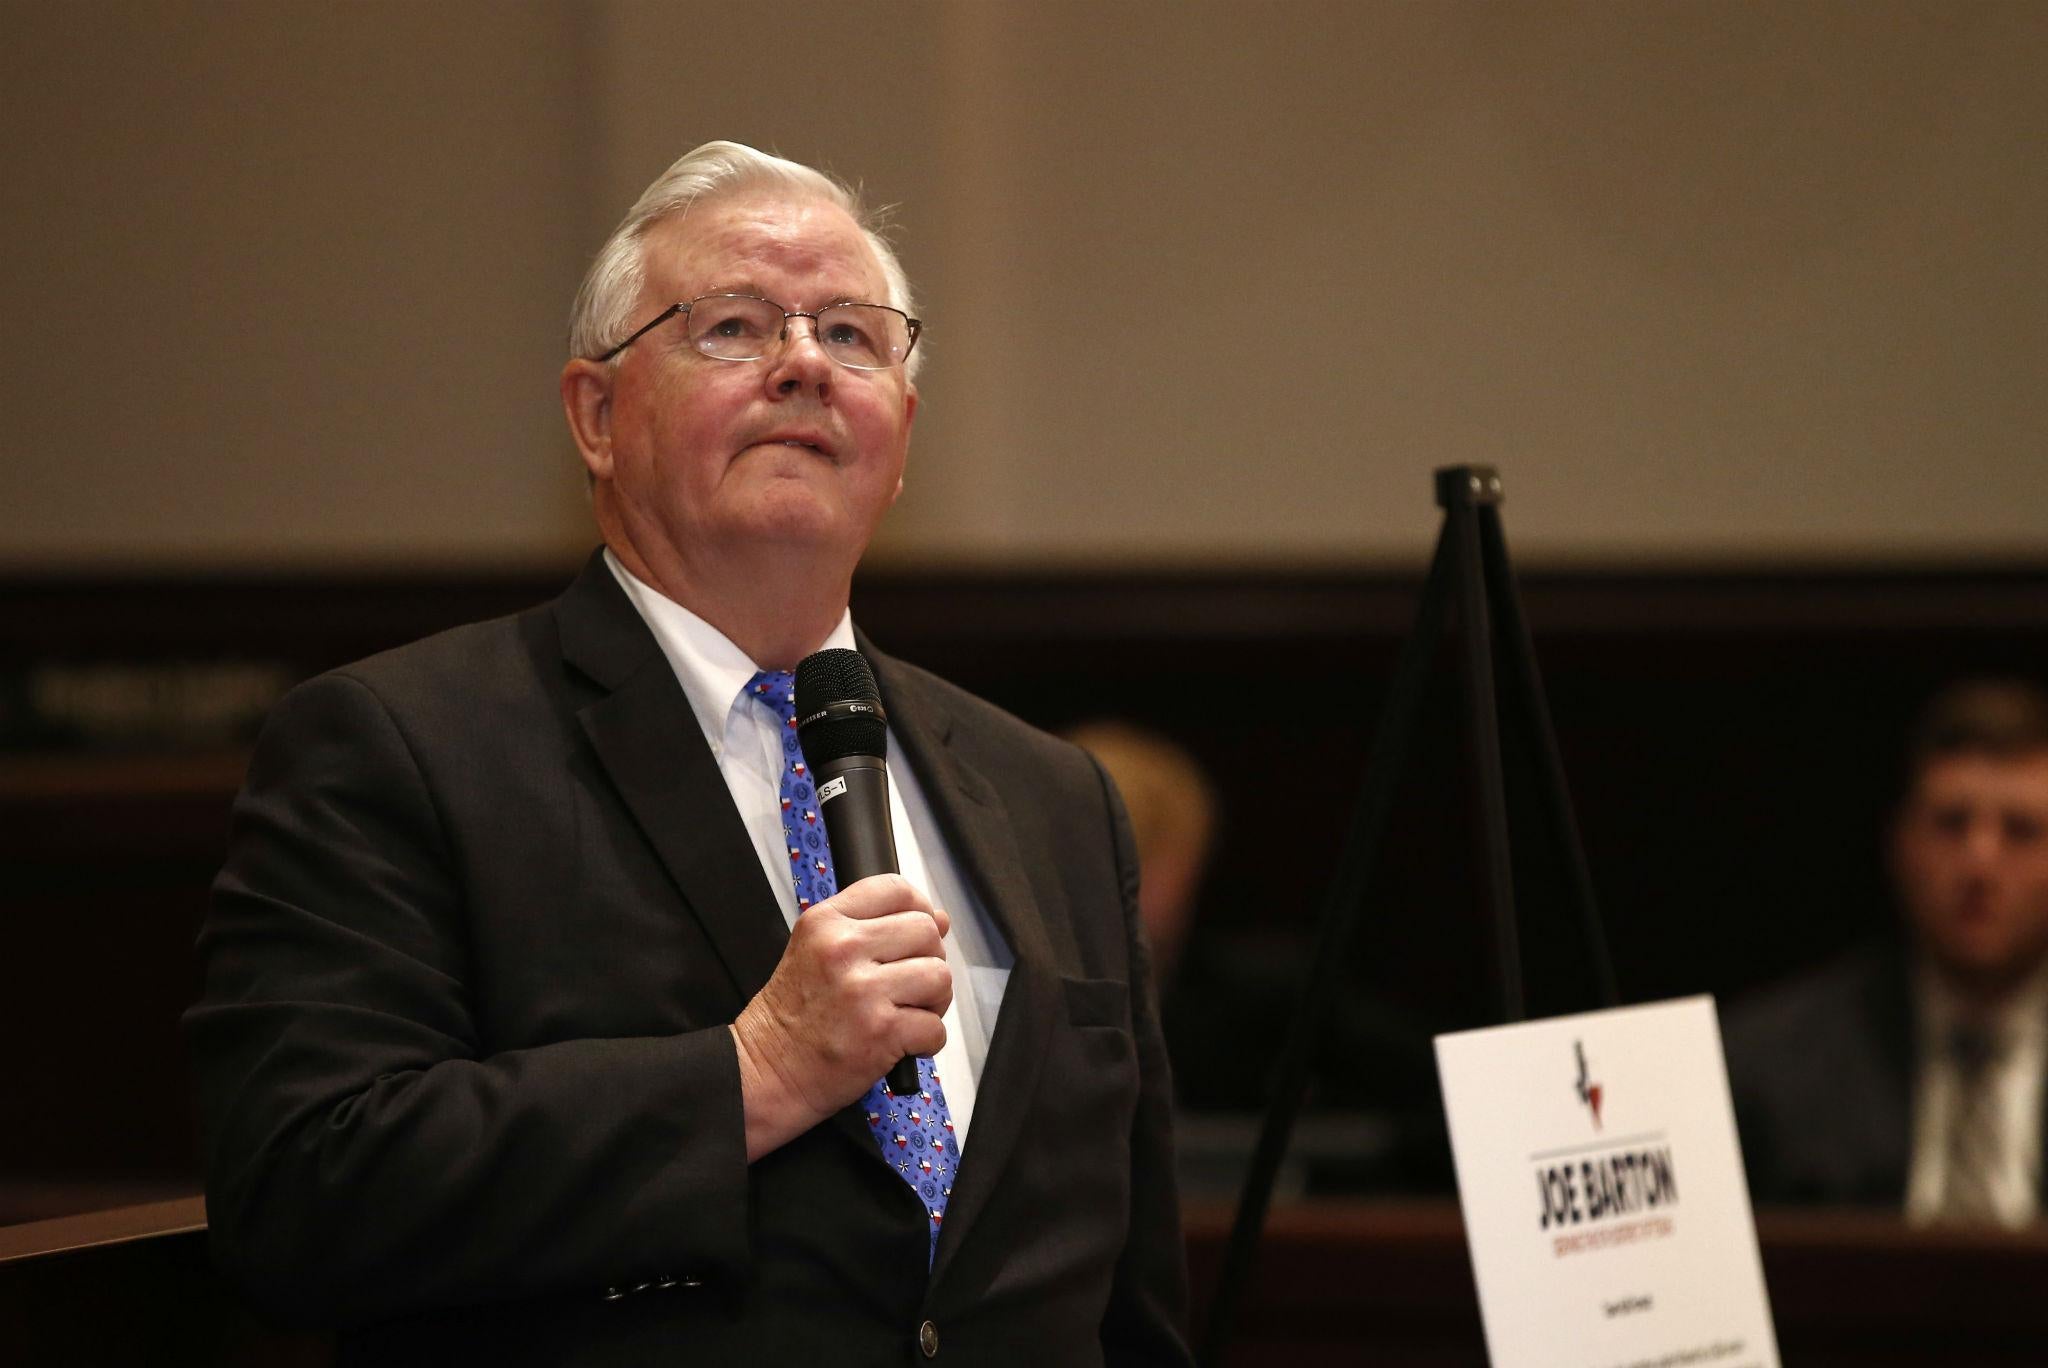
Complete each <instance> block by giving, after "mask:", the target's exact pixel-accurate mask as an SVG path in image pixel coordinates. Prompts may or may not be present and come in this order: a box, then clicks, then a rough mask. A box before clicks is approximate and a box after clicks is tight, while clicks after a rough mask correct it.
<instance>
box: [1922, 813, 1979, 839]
mask: <svg viewBox="0 0 2048 1368" xmlns="http://www.w3.org/2000/svg"><path fill="white" fill-rule="evenodd" d="M1927 824H1928V825H1929V826H1931V827H1933V828H1934V829H1935V830H1936V831H1938V832H1940V833H1941V834H1942V835H1944V836H1961V835H1962V834H1963V833H1964V832H1966V831H1968V830H1969V829H1970V810H1969V809H1968V808H1966V807H1943V808H1936V809H1935V810H1934V811H1933V812H1930V813H1928V814H1927Z"/></svg>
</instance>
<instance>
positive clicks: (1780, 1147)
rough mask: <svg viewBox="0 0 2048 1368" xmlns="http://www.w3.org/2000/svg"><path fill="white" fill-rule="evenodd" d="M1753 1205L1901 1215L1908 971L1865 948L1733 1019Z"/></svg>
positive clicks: (1729, 1041) (1732, 1058) (1732, 1065)
mask: <svg viewBox="0 0 2048 1368" xmlns="http://www.w3.org/2000/svg"><path fill="white" fill-rule="evenodd" d="M1723 1044H1724V1047H1725V1049H1726V1051H1727V1056H1728V1081H1729V1086H1730V1089H1731V1091H1732V1092H1733V1093H1734V1097H1735V1118H1736V1124H1737V1126H1738V1127H1739V1129H1740V1130H1741V1132H1742V1155H1743V1167H1744V1169H1745V1170H1746V1171H1747V1173H1748V1176H1749V1190H1750V1196H1751V1198H1752V1200H1754V1201H1755V1202H1757V1203H1758V1204H1766V1203H1796V1204H1826V1205H1851V1206H1882V1207H1890V1208H1892V1209H1893V1210H1903V1208H1904V1206H1905V1200H1906V1174H1907V1169H1908V1166H1909V1164H1910V1162H1911V1154H1912V1126H1913V1073H1914V1046H1913V1020H1912V1008H1911V998H1910V995H1909V993H1908V990H1907V976H1906V968H1905V962H1904V959H1903V957H1902V955H1901V954H1900V953H1899V952H1898V950H1897V949H1896V948H1894V947H1891V946H1888V945H1887V946H1882V947H1879V946H1870V947H1866V948H1864V949H1863V950H1860V951H1858V952H1857V953H1855V954H1853V955H1850V956H1848V957H1847V958H1844V959H1841V960H1838V961H1836V962H1834V963H1832V964H1829V965H1826V966H1824V967H1823V968H1821V969H1819V970H1817V971H1815V972H1814V973H1811V974H1808V975H1805V976H1803V977H1800V978H1797V979H1794V980H1792V981H1790V982H1788V983H1785V984H1781V985H1778V986H1777V987H1775V988H1772V989H1770V990H1768V991H1766V992H1765V993H1763V994H1761V995H1759V996H1757V997H1755V998H1753V999H1751V1000H1749V1001H1747V1002H1744V1003H1742V1004H1740V1005H1738V1006H1737V1007H1735V1008H1734V1009H1733V1010H1731V1011H1730V1012H1729V1013H1728V1017H1727V1021H1726V1023H1725V1029H1724V1030H1723Z"/></svg>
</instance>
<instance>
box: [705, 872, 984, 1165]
mask: <svg viewBox="0 0 2048 1368" xmlns="http://www.w3.org/2000/svg"><path fill="white" fill-rule="evenodd" d="M950 924H951V923H950V919H949V918H948V917H947V916H946V914H945V913H944V912H943V911H941V910H939V909H937V908H934V907H933V906H932V903H931V899H929V898H927V897H926V896H925V895H924V892H923V890H921V889H919V888H918V887H916V886H915V885H914V884H912V883H911V882H910V881H909V880H908V879H905V878H904V877H903V876H902V875H900V874H877V875H875V876H873V877H872V878H867V879H862V880H861V881H860V882H858V883H855V884H852V885H850V886H848V887H846V888H843V889H841V890H839V892H838V893H837V894H835V895H834V896H832V897H830V898H827V899H826V900H825V901H823V902H821V903H819V904H817V905H816V906H815V907H811V908H809V909H807V910H806V911H805V912H804V914H803V915H802V916H800V917H798V918H797V919H796V926H795V928H794V929H793V930H792V931H791V932H790V936H789V944H788V946H786V947H785V948H784V949H783V952H782V962H781V963H780V964H778V965H776V966H775V973H774V974H773V975H772V976H770V978H769V980H768V983H767V986H766V987H764V988H762V989H761V991H760V992H759V993H757V994H755V995H754V999H753V1001H751V1002H749V1003H748V1004H747V1005H746V1008H745V1009H744V1010H743V1011H741V1012H740V1014H739V1017H738V1019H737V1020H735V1021H734V1022H733V1024H732V1034H733V1041H734V1044H735V1045H736V1047H737V1048H738V1051H739V1066H740V1096H741V1101H742V1105H743V1106H744V1108H745V1112H746V1126H747V1159H748V1161H749V1162H752V1161H753V1160H755V1159H758V1158H760V1157H761V1156H762V1155H764V1154H766V1153H768V1152H769V1151H770V1150H772V1149H775V1148H776V1147H778V1146H780V1145H783V1144H785V1143H787V1142H788V1141H790V1140H792V1139H794V1138H796V1137H797V1136H798V1135H801V1134H803V1132H805V1131H807V1130H809V1129H810V1128H811V1127H812V1126H815V1125H817V1124H818V1122H820V1121H822V1120H824V1119H825V1118H826V1117H828V1116H830V1115H831V1114H832V1113H833V1112H835V1111H838V1110H839V1109H840V1108H841V1107H843V1106H845V1105H846V1104H847V1103H849V1102H851V1101H853V1100H854V1099H855V1098H858V1097H860V1096H862V1095H863V1094H865V1093H866V1092H867V1090H868V1089H869V1088H870V1087H872V1086H874V1083H875V1080H876V1079H878V1078H880V1077H882V1075H884V1074H886V1073H888V1072H889V1069H890V1068H891V1067H892V1066H893V1065H894V1064H895V1063H896V1061H897V1060H899V1059H901V1058H903V1057H904V1056H906V1055H927V1056H929V1055H935V1054H937V1053H938V1051H939V1047H940V1046H942V1045H944V1044H945V1043H946V1027H945V1023H944V1022H943V1021H942V1020H941V1019H940V1018H941V1016H942V1014H943V1013H944V1012H945V1010H946V1008H947V1007H948V1006H949V1005H951V1003H952V1001H953V973H952V970H951V969H949V968H948V967H947V965H946V957H945V950H944V948H943V946H942V945H941V944H940V941H941V939H942V938H943V937H944V936H945V934H946V930H947V927H948V926H949V925H950Z"/></svg>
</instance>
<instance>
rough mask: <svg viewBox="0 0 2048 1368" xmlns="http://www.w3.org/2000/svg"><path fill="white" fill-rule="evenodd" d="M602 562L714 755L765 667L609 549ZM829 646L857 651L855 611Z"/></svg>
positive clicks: (843, 617)
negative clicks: (665, 662) (641, 623)
mask: <svg viewBox="0 0 2048 1368" xmlns="http://www.w3.org/2000/svg"><path fill="white" fill-rule="evenodd" d="M604 563H605V564H606V565H607V566H609V567H611V572H612V574H613V576H614V577H615V578H617V580H618V581H619V587H620V588H621V589H624V590H625V591H626V597H627V598H628V599H630V600H631V601H632V604H633V607H634V609H635V610H636V611H637V612H638V613H639V614H640V617H641V619H642V620H643V621H644V622H646V624H647V628H648V630H649V631H651V632H653V633H654V640H655V641H656V643H658V644H659V645H660V647H661V653H662V654H663V655H665V656H667V657H668V663H669V667H670V668H671V669H673V670H674V671H675V672H676V680H677V682H678V683H680V684H681V685H682V686H683V694H684V696H685V697H686V698H688V699H689V700H690V711H691V712H693V713H695V714H696V715H697V725H698V726H699V727H700V728H702V729H703V732H704V739H705V740H706V741H707V742H709V743H710V745H711V749H712V752H713V753H714V754H716V753H717V751H718V750H719V748H720V745H721V742H722V740H723V737H724V732H725V721H726V717H727V715H728V714H729V713H731V711H732V708H733V705H734V704H735V703H737V702H738V701H739V697H740V694H741V693H742V692H743V691H744V690H745V689H746V687H747V684H748V682H749V681H751V680H752V679H753V677H754V676H755V674H756V673H758V672H759V671H760V669H761V667H760V666H759V665H756V664H755V663H754V662H753V660H752V659H751V658H749V657H748V655H747V653H746V652H745V651H742V650H741V649H740V648H739V647H738V646H735V645H734V644H733V643H732V640H731V638H729V637H727V636H726V635H725V633H723V632H721V631H719V630H718V629H717V628H716V627H713V626H712V625H711V624H710V623H708V622H706V621H705V620H704V619H703V618H700V617H698V616H697V615H696V614H695V613H693V612H691V611H690V610H689V609H687V608H685V607H683V605H682V604H680V603H677V602H676V601H675V600H674V599H672V598H669V597H668V596H667V595H665V594H663V593H662V592H661V591H660V590H658V589H655V588H653V587H651V586H649V585H647V584H644V583H642V582H641V580H640V579H639V578H638V577H637V576H636V575H634V574H633V572H632V571H630V570H628V569H627V568H626V567H625V566H624V565H622V564H620V563H619V558H618V557H617V556H615V555H613V554H612V551H611V548H610V547H606V548H605V553H604ZM829 647H840V648H844V649H847V650H851V649H852V648H853V614H852V612H851V611H847V612H842V613H841V614H840V615H839V623H838V625H837V626H835V627H834V628H833V629H832V631H831V634H830V635H828V636H827V637H826V638H825V641H824V644H823V645H822V646H820V647H819V649H820V650H824V649H826V648H829Z"/></svg>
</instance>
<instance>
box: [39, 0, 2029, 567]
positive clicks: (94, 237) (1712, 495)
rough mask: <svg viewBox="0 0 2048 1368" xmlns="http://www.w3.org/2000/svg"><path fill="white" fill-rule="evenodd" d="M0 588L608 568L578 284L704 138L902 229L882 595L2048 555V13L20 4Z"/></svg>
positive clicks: (1012, 3)
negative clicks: (918, 294) (597, 502)
mask: <svg viewBox="0 0 2048 1368" xmlns="http://www.w3.org/2000/svg"><path fill="white" fill-rule="evenodd" d="M0 17H4V19H5V21H6V26H7V31H8V35H9V37H8V42H7V43H6V44H4V45H0V114H4V115H5V117H6V121H7V127H8V128H9V129H10V131H11V132H10V137H9V139H8V150H7V151H6V152H5V153H4V154H0V155H4V156H5V158H6V166H5V173H6V174H5V176H4V178H0V226H4V234H5V241H6V242H7V244H8V252H7V262H8V270H7V283H8V291H7V297H8V300H9V303H10V305H11V310H10V316H11V326H10V328H9V338H8V340H7V341H6V342H4V343H0V356H4V358H5V361H6V364H5V366H4V367H0V420H4V426H0V432H4V434H5V437H4V440H5V442H6V448H5V451H4V455H5V460H4V461H0V565H12V566H17V567H19V566H23V565H27V566H38V565H50V564H71V565H86V566H92V567H102V566H108V565H116V564H118V565H130V566H133V565H141V566H155V565H188V566H189V565H195V564H198V565H223V566H230V567H233V566H250V565H267V564H299V565H305V564H314V565H318V564H329V563H337V562H369V563H377V564H388V563H393V562H399V563H407V564H411V563H417V562H420V561H429V562H448V563H467V564H498V563H533V562H552V561H563V560H567V559H568V558H570V557H572V556H573V555H574V554H575V552H576V549H577V548H578V547H580V546H582V545H583V544H585V543H586V542H587V540H588V537H589V533H588V532H587V530H586V521H585V519H586V514H585V512H584V508H583V504H582V497H581V493H580V481H579V479H578V476H577V472H576V469H575V467H574V463H573V456H572V454H571V450H570V448H569V446H568V443H567V440H566V438H565V437H564V436H563V435H562V431H561V424H560V419H559V416H558V413H557V408H556V403H555V399H554V390H553V385H554V373H555V370H556V368H557V367H558V365H559V361H560V337H561V333H562V323H563V316H564V314H565V312H566V308H567V303H568V299H569V296H570V294H571V292H572V291H573V289H574V286H575V282H576V279H577V277H578V276H579V275H580V272H581V268H582V264H583V262H584V261H585V260H586V259H587V256H588V254H589V253H590V252H591V251H592V250H594V248H595V247H596V245H597V242H598V241H599V239H600V238H601V237H602V235H603V233H604V231H605V229H606V228H607V227H609V225H610V224H611V223H612V222H613V221H614V220H615V219H616V217H617V216H618V214H619V213H620V212H621V211H622V210H623V208H624V207H625V205H626V204H627V202H629V201H630V200H631V198H632V197H633V195H634V194H635V193H636V192H637V190H638V189H639V188H640V186H641V185H643V184H644V183H645V182H646V181H647V180H648V179H650V178H651V177H652V176H653V175H654V174H655V173H656V172H657V171H659V170H660V168H661V167H662V166H663V165H664V164H665V163H666V162H667V161H668V160H669V159H670V158H671V157H673V156H674V155H675V154H676V153H678V152H680V151H682V150H683V149H685V148H687V147H688V146H690V145H691V144H693V143H694V142H697V141H699V140H701V139H702V138H705V137H712V136H729V137H736V138H740V139H742V140H745V141H750V142H754V143H756V144H758V145H761V146H768V147H774V148H776V149H778V150H780V151H782V152H785V153H787V154H788V155H792V156H796V157H799V158H802V159H805V160H812V161H816V162H819V163H821V164H824V165H828V166H830V167H832V168H833V169H836V170H838V171H840V172H841V173H844V174H847V175H849V176H854V177H858V178H861V179H863V180H864V181H865V182H866V183H867V186H868V188H869V190H870V192H871V193H872V194H873V195H874V196H875V197H876V198H878V199H881V200H885V201H895V202H898V203H900V204H901V206H902V209H901V212H900V215H899V221H900V223H901V227H902V234H901V237H902V241H903V244H904V256H905V259H906V262H907V264H908V265H909V267H910V269H911V271H912V273H913V276H914V277H915V278H916V279H917V280H918V281H919V283H920V286H921V288H922V292H923V295H924V303H925V313H926V316H927V317H928V318H929V319H930V320H931V323H932V330H931V334H930V344H931V346H932V354H931V357H930V360H929V363H928V367H927V369H926V371H925V373H924V380H923V389H924V397H925V405H924V408H923V410H922V411H921V414H920V418H919V431H918V434H917V440H916V442H915V443H914V448H913V453H912V470H911V475H910V483H909V492H908V493H907V494H906V496H905V500H904V503H903V505H902V506H901V507H900V508H899V510H898V514H897V517H896V518H895V520H894V522H893V523H892V525H891V526H890V527H889V528H888V529H887V531H886V532H885V536H884V542H883V545H882V546H881V548H879V554H881V555H885V556H887V557H889V558H892V559H894V560H897V561H899V562H915V563H925V562H931V561H944V560H961V559H973V560H992V561H996V562H999V563H1038V562H1045V561H1058V562H1066V561H1083V562H1088V561H1103V560H1116V561H1138V562H1146V563H1184V562H1188V561H1215V560H1221V561H1225V562H1237V563H1247V562H1248V563H1269V562H1274V561H1280V562H1295V561H1311V562H1328V561H1339V562H1343V561H1378V560H1382V559H1386V558H1393V557H1398V558H1402V559H1412V558H1414V557H1416V556H1418V555H1419V554H1420V553H1421V549H1422V547H1423V546H1424V544H1425V543H1426V541H1427V539H1428V536H1429V535H1430V532H1431V530H1432V527H1433V517H1432V512H1431V510H1430V508H1429V505H1428V494H1427V472H1428V470H1429V468H1430V467H1431V466H1433V465H1437V464H1442V463H1448V462H1456V461H1482V462H1493V463H1497V464H1499V465H1500V466H1501V467H1502V468H1503V470H1504V471H1505V473H1506V475H1507V478H1508V488H1509V496H1510V504H1509V528H1510V532H1511V535H1512V537H1513V539H1514V542H1515V545H1516V548H1517V552H1518V555H1519V557H1520V558H1521V559H1522V560H1523V562H1524V563H1525V564H1526V563H1530V562H1532V561H1547V562H1551V563H1556V562H1559V561H1565V560H1596V561H1602V562H1612V561H1616V560H1623V561H1629V562H1636V561H1643V560H1650V561H1669V560H1680V561H1699V560H1708V561H1721V560H1734V561H1745V560H1752V561H1753V560H1767V561H1773V562H1782V561H1786V560H1805V559H1820V560H1827V561H1838V560H1845V559H1855V558H1869V557H1876V558H1883V559H1897V558H1921V557H1927V558H1934V559H1950V558H1956V557H2024V558H2030V559H2035V560H2039V559H2041V558H2044V557H2048V513H2044V509H2048V459H2044V456H2048V453H2044V450H2043V448H2044V441H2043V438H2044V435H2048V384H2044V383H2043V381H2042V375H2043V370H2044V362H2048V329H2044V326H2043V323H2042V320H2043V319H2044V318H2048V252H2044V250H2043V249H2044V246H2048V243H2044V241H2043V232H2042V229H2041V227H2040V225H2041V224H2042V223H2044V222H2048V165H2044V163H2048V82H2044V81H2043V80H2041V78H2040V73H2041V72H2042V71H2043V70H2048V6H2042V5H2036V4H2020V3H2014V4H1983V3H1978V4H1964V3H1940V4H1923V5H1901V4H1874V3H1836V4H1824V5H1815V4H1786V3H1779V4H1772V5H1752V4H1723V3H1704V2H1703V3H1694V4H1676V3H1649V2H1648V0H1645V2H1644V3H1634V4H1624V3H1599V4H1566V3H1546V4H1487V5H1464V4H1435V3H1318V2H1316V0H1295V2H1294V3H1285V4H1282V3H1222V2H1221V0H1203V2H1202V3H1176V4H1164V3H1123V4H1104V3H1100V0H1091V2H1089V3H1065V2H1061V3H1047V0H956V3H946V4H940V3H893V4H870V5H861V6H848V5H840V4H824V3H819V4H808V3H806V4H793V3H782V4H774V3H764V4H746V5H742V4H729V3H718V4H705V5H696V4H691V5H678V4H673V3H656V2H655V0H608V2H606V3H586V4H575V5H568V4H562V5H553V4H540V3H513V2H512V0H503V2H502V3H482V2H481V0H464V2H461V3H455V2H451V0H442V3H438V4H433V5H417V4H410V3H408V4H351V5H331V4H324V3H323V4H292V3H282V2H279V3H190V4H167V3H159V4H135V3H130V4H119V5H89V4H69V5H64V6H47V5H41V4H31V3H26V0H24V2H23V3H18V4H17V3H8V4H7V5H6V8H5V12H4V16H0Z"/></svg>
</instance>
